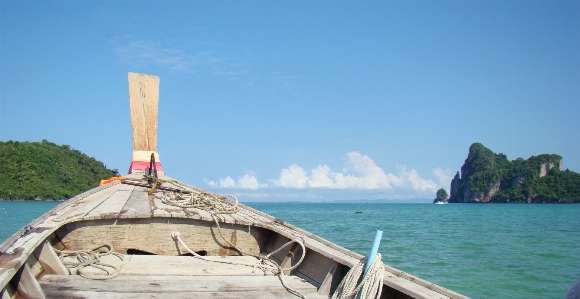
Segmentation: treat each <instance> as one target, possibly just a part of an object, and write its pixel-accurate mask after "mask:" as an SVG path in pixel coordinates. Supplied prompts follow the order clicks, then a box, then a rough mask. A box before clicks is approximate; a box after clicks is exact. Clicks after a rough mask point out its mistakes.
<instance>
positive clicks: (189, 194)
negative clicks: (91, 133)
mask: <svg viewBox="0 0 580 299" xmlns="http://www.w3.org/2000/svg"><path fill="white" fill-rule="evenodd" d="M144 180H146V181H148V182H149V184H150V185H151V186H152V187H151V189H150V190H149V192H148V193H149V195H152V196H155V197H157V198H159V199H160V200H161V201H162V202H163V203H164V204H167V205H172V206H177V207H180V208H196V209H200V210H204V211H207V212H209V213H210V214H211V217H212V219H213V220H214V222H215V224H216V226H217V230H218V233H219V235H220V236H221V238H222V239H223V240H224V241H225V242H226V243H227V244H228V245H229V246H231V248H234V249H235V250H236V251H237V252H238V253H239V254H240V255H248V256H253V257H255V258H257V259H258V260H259V262H258V263H256V264H247V263H240V262H236V261H224V260H214V259H210V258H206V257H202V256H200V255H199V254H197V253H195V252H194V251H193V250H191V249H189V247H187V245H185V243H184V242H183V240H181V238H180V236H179V233H178V232H173V233H171V237H172V238H173V239H174V240H177V241H179V242H180V243H181V245H183V247H185V248H186V249H187V251H188V252H189V253H191V254H192V255H193V256H194V257H196V258H199V259H202V260H206V261H210V262H219V263H227V264H237V265H246V266H250V267H254V268H259V269H261V270H262V271H264V272H272V274H278V277H279V278H280V282H281V283H282V285H283V286H284V287H285V288H286V290H288V292H290V293H291V294H293V295H296V296H298V297H301V298H306V297H304V295H303V294H302V293H300V292H299V291H297V290H295V289H292V288H290V287H289V286H287V285H286V283H285V281H284V271H290V270H293V269H295V268H296V267H298V266H299V265H300V263H302V261H303V260H304V256H305V253H306V249H305V247H304V243H303V242H302V241H300V240H298V239H296V240H291V241H290V242H288V243H286V244H284V245H282V247H280V248H279V249H277V250H276V251H274V252H272V253H270V254H268V255H266V256H258V255H253V254H249V253H245V252H243V251H242V250H241V249H240V248H239V247H237V246H236V245H235V244H232V243H231V242H230V241H228V239H227V238H226V237H225V236H224V235H223V233H222V230H221V227H220V224H219V220H218V215H219V214H235V213H236V212H238V210H239V207H238V199H237V198H236V197H235V196H234V195H231V194H226V195H221V196H219V195H216V194H214V193H211V192H207V191H205V190H202V189H199V188H195V187H190V186H187V185H185V184H183V183H181V182H179V181H175V180H162V179H158V178H156V177H152V176H144ZM162 183H170V184H173V185H174V186H176V187H177V188H178V189H177V190H174V191H167V190H160V189H159V188H160V186H161V184H162ZM228 198H229V199H231V200H227V199H228ZM232 202H233V203H232ZM292 243H298V244H299V245H300V246H301V247H302V257H301V258H300V260H299V261H298V262H297V263H296V264H295V265H294V266H291V267H289V268H284V269H282V267H280V265H278V264H277V263H276V262H275V261H273V260H272V259H270V256H271V255H272V254H274V253H276V252H279V251H280V250H282V249H283V248H285V247H287V246H289V245H290V244H292ZM266 262H267V263H266Z"/></svg>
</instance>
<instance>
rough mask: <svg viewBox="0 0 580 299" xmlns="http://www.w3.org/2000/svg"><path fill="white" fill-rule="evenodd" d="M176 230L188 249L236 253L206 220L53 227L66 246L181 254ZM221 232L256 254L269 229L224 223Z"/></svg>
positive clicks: (122, 221) (147, 220) (126, 221)
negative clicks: (174, 237)
mask: <svg viewBox="0 0 580 299" xmlns="http://www.w3.org/2000/svg"><path fill="white" fill-rule="evenodd" d="M173 232H179V233H180V235H181V239H182V240H183V241H184V242H185V244H187V246H188V247H189V248H191V250H193V251H195V252H198V251H206V252H207V254H208V255H215V256H225V255H238V253H237V252H236V251H235V250H233V249H231V248H229V245H227V244H225V242H224V241H223V239H222V238H221V236H219V233H218V231H217V229H216V228H215V224H214V223H212V222H208V221H201V220H192V219H179V218H141V219H118V220H116V221H113V220H93V221H84V222H75V223H70V224H67V225H65V226H64V227H62V228H60V229H59V230H57V231H56V234H57V235H58V236H59V238H60V239H61V240H62V242H63V244H64V245H65V246H66V248H68V249H73V250H75V249H92V248H94V247H96V246H99V245H102V244H112V245H113V247H114V248H115V251H117V252H120V253H123V254H124V253H126V252H127V250H129V249H136V250H140V251H144V252H149V253H154V254H158V255H181V254H186V253H187V251H186V250H185V248H184V247H182V246H181V245H180V244H178V243H176V241H175V240H173V238H172V237H171V233H173ZM222 233H223V234H224V236H225V237H226V238H227V239H228V241H230V242H232V243H233V244H236V245H237V246H238V247H239V248H241V249H242V250H243V251H244V252H247V253H250V254H258V253H259V252H260V248H261V246H262V245H261V244H264V243H265V242H266V240H267V239H268V238H269V237H270V232H268V231H266V230H264V229H262V228H253V229H252V230H251V232H248V227H246V226H240V225H233V224H226V225H223V226H222Z"/></svg>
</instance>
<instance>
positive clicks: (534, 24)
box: [0, 1, 580, 201]
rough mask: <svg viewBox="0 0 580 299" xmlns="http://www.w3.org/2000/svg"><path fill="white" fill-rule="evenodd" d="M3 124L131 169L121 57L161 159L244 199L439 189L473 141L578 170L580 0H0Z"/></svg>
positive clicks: (185, 176) (1, 133) (421, 193)
mask: <svg viewBox="0 0 580 299" xmlns="http://www.w3.org/2000/svg"><path fill="white" fill-rule="evenodd" d="M0 14H1V19H0V25H1V27H0V34H1V36H0V46H1V47H0V51H1V52H0V140H2V141H6V140H19V141H40V140H42V139H47V140H49V141H51V142H55V143H57V144H68V145H71V146H72V147H73V148H75V149H78V150H80V151H82V152H84V153H86V154H88V155H89V156H92V157H95V158H96V159H98V160H101V161H103V162H104V163H105V164H106V165H107V167H109V168H118V169H119V170H121V172H126V171H127V169H128V166H129V164H130V159H131V151H132V139H131V124H130V115H129V100H128V87H127V72H139V73H146V74H154V75H157V76H159V77H160V80H161V83H160V102H159V106H160V107H159V110H160V111H159V140H158V148H159V152H160V156H161V161H162V164H163V167H164V169H165V171H166V172H167V174H168V175H170V176H172V177H174V178H178V179H180V180H182V181H184V182H187V183H190V184H194V185H196V186H199V187H201V188H206V189H209V190H211V191H215V192H218V193H232V194H235V195H238V196H239V197H240V199H241V200H243V201H253V200H313V201H324V200H343V199H361V198H364V199H377V198H388V199H406V198H426V199H431V198H434V197H435V191H436V189H438V188H440V187H444V188H446V189H447V190H449V181H450V179H451V177H452V176H453V175H454V174H455V172H456V171H458V170H459V169H460V167H461V165H462V164H463V161H464V160H465V158H466V156H467V151H468V148H469V146H470V145H471V144H472V143H473V142H481V143H483V144H484V145H485V146H487V147H488V148H490V149H492V150H493V151H495V152H503V153H505V154H506V155H507V156H508V158H510V159H516V158H518V157H523V158H528V157H530V156H531V155H538V154H544V153H556V154H560V155H562V156H563V157H564V168H569V169H571V170H574V171H577V172H578V171H580V156H579V155H578V153H579V152H578V149H579V148H580V138H579V137H578V136H579V134H578V133H577V132H576V131H578V128H579V127H580V126H579V125H580V117H578V113H579V112H580V18H579V17H578V16H580V2H579V1H395V2H392V1H339V2H332V1H256V2H245V1H235V2H233V1H232V2H228V1H216V2H210V1H200V2H195V1H180V2H161V1H145V2H137V1H119V2H116V1H100V2H97V1H78V2H72V1H47V2H40V1H38V2H37V1H0Z"/></svg>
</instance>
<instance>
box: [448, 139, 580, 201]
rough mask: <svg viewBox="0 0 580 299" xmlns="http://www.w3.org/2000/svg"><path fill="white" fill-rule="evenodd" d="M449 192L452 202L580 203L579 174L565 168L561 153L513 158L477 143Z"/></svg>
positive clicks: (470, 149)
mask: <svg viewBox="0 0 580 299" xmlns="http://www.w3.org/2000/svg"><path fill="white" fill-rule="evenodd" d="M450 193H451V194H450V196H449V202H450V203H464V202H466V203H475V202H481V203H485V202H494V203H580V174H578V173H576V172H574V171H570V170H568V169H566V170H562V157H561V156H559V155H554V154H551V155H547V154H544V155H538V156H532V157H530V158H529V159H527V160H524V159H522V158H517V159H515V160H512V161H510V160H508V158H507V156H506V155H504V154H502V153H500V154H496V153H494V152H492V151H491V150H490V149H488V148H486V147H485V146H483V144H481V143H474V144H472V145H471V146H470V147H469V154H468V156H467V159H466V160H465V163H464V164H463V166H462V167H461V175H460V173H459V171H458V172H457V174H456V175H455V177H454V178H453V180H452V181H451V192H450Z"/></svg>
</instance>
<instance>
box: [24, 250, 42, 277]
mask: <svg viewBox="0 0 580 299" xmlns="http://www.w3.org/2000/svg"><path fill="white" fill-rule="evenodd" d="M26 263H27V264H28V267H29V268H30V273H32V276H34V277H38V275H39V274H40V273H42V271H44V268H42V265H41V264H40V263H39V262H38V259H37V258H36V256H34V254H31V255H29V256H28V259H27V260H26Z"/></svg>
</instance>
